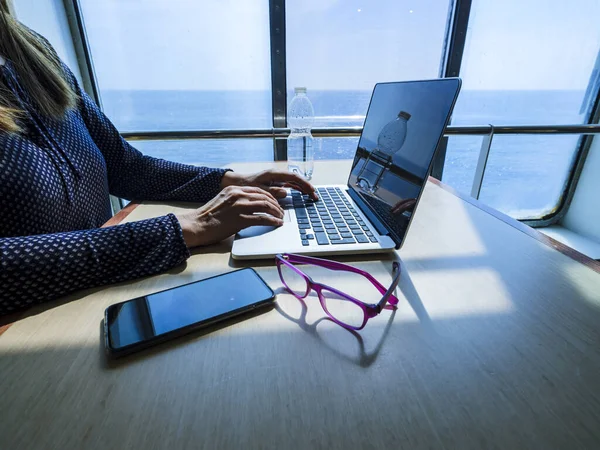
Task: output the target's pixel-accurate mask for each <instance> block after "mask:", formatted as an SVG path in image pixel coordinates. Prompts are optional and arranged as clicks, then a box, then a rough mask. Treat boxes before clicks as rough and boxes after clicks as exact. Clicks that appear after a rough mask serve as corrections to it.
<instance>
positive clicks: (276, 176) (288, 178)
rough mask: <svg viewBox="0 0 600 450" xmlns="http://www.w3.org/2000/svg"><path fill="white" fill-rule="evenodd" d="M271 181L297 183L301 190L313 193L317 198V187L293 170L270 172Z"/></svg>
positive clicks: (288, 183)
mask: <svg viewBox="0 0 600 450" xmlns="http://www.w3.org/2000/svg"><path fill="white" fill-rule="evenodd" d="M268 178H269V181H272V182H274V183H284V184H285V185H290V186H291V185H295V186H297V187H299V188H300V189H299V190H300V192H303V193H304V194H309V195H311V196H312V197H313V198H314V199H315V200H316V198H317V197H316V195H317V194H316V192H315V187H314V186H313V185H312V184H310V183H309V182H308V181H306V180H305V179H304V178H302V177H301V176H299V175H297V174H295V173H291V172H270V173H268Z"/></svg>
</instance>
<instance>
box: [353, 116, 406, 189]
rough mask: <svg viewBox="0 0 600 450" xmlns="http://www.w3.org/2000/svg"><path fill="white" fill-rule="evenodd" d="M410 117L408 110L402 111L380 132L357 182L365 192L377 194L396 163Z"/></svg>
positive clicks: (404, 139)
mask: <svg viewBox="0 0 600 450" xmlns="http://www.w3.org/2000/svg"><path fill="white" fill-rule="evenodd" d="M410 117H411V115H410V114H409V113H407V112H406V111H400V112H399V113H398V117H396V118H395V119H394V120H392V121H391V122H388V123H387V124H386V125H385V126H384V127H383V128H382V129H381V131H380V132H379V136H378V137H377V148H375V149H373V151H372V152H371V153H370V154H369V156H368V157H367V159H366V161H365V162H364V163H363V165H362V167H361V169H360V172H359V173H358V176H357V184H358V186H359V187H360V188H361V190H363V191H364V192H365V193H367V194H369V195H373V196H376V193H377V190H378V189H379V183H380V182H381V179H382V178H383V176H384V174H385V173H386V172H388V171H389V170H390V168H391V167H392V165H393V163H394V161H393V160H394V154H396V153H399V152H400V150H401V149H402V146H403V145H404V142H405V141H406V135H407V133H408V121H409V120H410Z"/></svg>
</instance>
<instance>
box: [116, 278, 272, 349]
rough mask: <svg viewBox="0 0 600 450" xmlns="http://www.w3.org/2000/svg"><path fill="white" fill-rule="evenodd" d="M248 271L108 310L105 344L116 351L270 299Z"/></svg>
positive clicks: (158, 294)
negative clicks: (106, 341) (106, 342)
mask: <svg viewBox="0 0 600 450" xmlns="http://www.w3.org/2000/svg"><path fill="white" fill-rule="evenodd" d="M273 297H274V294H273V291H272V290H271V289H270V288H269V287H268V286H267V285H266V284H265V282H264V281H263V280H262V278H260V277H259V275H258V274H257V273H256V272H255V271H254V270H252V269H242V270H237V271H235V272H229V273H226V274H223V275H219V276H216V277H213V278H208V279H206V280H201V281H197V282H195V283H190V284H187V285H184V286H179V287H176V288H173V289H169V290H166V291H162V292H157V293H156V294H151V295H148V296H145V297H140V298H135V299H133V300H129V301H126V302H123V303H118V304H116V305H112V306H110V307H109V308H108V309H107V311H106V320H107V327H106V328H107V331H108V344H109V346H110V348H111V349H113V350H118V349H121V348H123V347H127V346H130V345H133V344H139V343H142V342H144V341H148V340H151V339H153V338H155V337H158V336H161V335H164V334H167V333H170V332H172V331H175V330H178V329H181V328H185V327H188V326H190V325H194V324H197V323H199V322H200V323H201V322H206V321H210V320H211V319H216V318H219V317H220V316H224V317H227V316H229V315H230V314H229V313H232V312H234V311H239V310H244V309H249V308H251V307H252V306H253V305H256V304H259V303H264V302H266V301H268V300H271V299H273Z"/></svg>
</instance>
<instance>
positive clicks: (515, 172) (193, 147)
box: [102, 89, 588, 219]
mask: <svg viewBox="0 0 600 450" xmlns="http://www.w3.org/2000/svg"><path fill="white" fill-rule="evenodd" d="M292 96H293V93H292V92H290V93H288V98H289V99H291V98H292ZM370 97H371V91H341V90H329V91H318V90H314V91H310V92H309V98H310V100H311V102H312V103H313V106H314V109H315V126H316V127H320V126H322V127H332V126H355V125H362V124H363V121H364V115H365V114H366V111H367V108H368V104H369V99H370ZM102 103H103V107H104V111H105V113H106V114H107V116H108V117H109V118H110V119H111V120H112V121H113V123H114V124H115V125H116V126H117V128H118V129H119V130H120V131H121V132H126V131H175V130H177V131H181V130H201V129H240V128H243V129H251V128H271V127H272V122H271V121H272V109H271V108H272V106H271V93H270V92H269V91H114V90H112V91H111V90H108V91H102ZM587 110H588V105H587V104H586V103H585V93H584V92H583V91H486V90H466V89H465V90H463V91H462V92H461V93H460V95H459V99H458V101H457V104H456V107H455V109H454V113H453V116H452V120H451V124H452V125H488V124H492V125H556V124H577V123H583V122H584V121H585V120H586V112H587ZM482 139H483V138H482V137H481V136H451V137H449V138H448V144H447V154H446V162H445V166H444V174H443V177H442V181H444V182H445V183H448V184H449V185H451V186H453V187H454V188H456V189H458V190H459V191H461V192H464V193H466V194H470V192H471V186H472V184H473V176H474V174H475V167H476V165H477V159H478V155H479V150H480V148H481V143H482ZM579 141H580V136H578V135H499V136H495V137H494V139H493V142H492V147H491V151H490V156H489V159H488V164H487V169H486V172H485V177H484V180H483V185H482V189H481V193H480V197H479V198H480V200H481V201H483V202H485V203H486V204H488V205H490V206H492V207H494V208H497V209H499V210H500V211H502V212H505V213H507V214H509V215H511V216H513V217H516V218H518V219H535V218H540V217H543V216H545V215H547V214H551V213H552V212H553V211H554V210H555V209H556V207H557V206H558V204H559V203H560V200H561V198H562V195H563V192H564V190H565V186H566V183H567V181H568V177H569V174H570V172H571V170H572V167H573V162H574V158H575V156H576V150H577V148H578V144H579ZM133 144H134V146H135V147H136V148H138V149H139V150H140V151H142V152H143V153H145V154H149V155H151V156H155V157H158V158H164V159H169V160H173V161H179V162H183V163H187V164H200V165H209V166H216V167H222V166H226V165H227V164H231V163H233V162H247V161H269V160H272V159H273V142H272V140H271V139H243V140H240V139H225V140H200V141H158V142H157V141H135V142H134V143H133ZM357 144H358V138H323V139H319V142H317V143H316V145H315V148H316V155H315V157H316V159H351V158H353V156H354V152H355V150H356V147H357Z"/></svg>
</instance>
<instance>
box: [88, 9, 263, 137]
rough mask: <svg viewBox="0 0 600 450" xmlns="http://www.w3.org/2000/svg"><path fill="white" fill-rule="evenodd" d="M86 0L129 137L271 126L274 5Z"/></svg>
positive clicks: (92, 36)
mask: <svg viewBox="0 0 600 450" xmlns="http://www.w3.org/2000/svg"><path fill="white" fill-rule="evenodd" d="M80 1H81V6H82V15H83V18H84V21H85V26H86V30H87V34H88V38H89V45H90V48H91V53H92V58H93V62H94V66H95V71H96V76H97V80H98V84H99V87H100V94H101V98H102V104H103V107H104V110H105V112H106V114H107V115H108V116H109V117H110V118H111V119H112V120H113V121H114V123H115V125H117V127H118V128H119V130H120V131H122V132H125V131H155V130H187V129H215V128H252V127H270V126H271V123H272V118H271V93H270V86H271V72H270V47H269V8H268V2H266V1H260V0H244V1H243V2H242V1H237V0H204V1H201V2H199V1H196V0H169V1H165V0H143V1H142V0H128V1H123V0H102V1H98V0H80Z"/></svg>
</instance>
